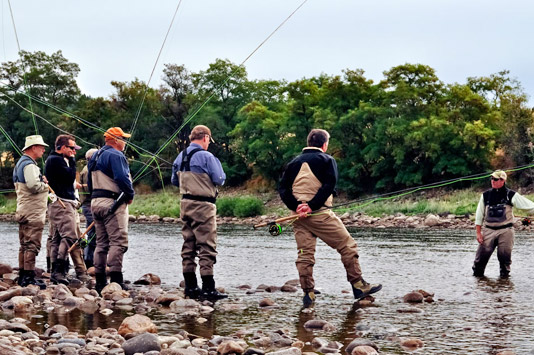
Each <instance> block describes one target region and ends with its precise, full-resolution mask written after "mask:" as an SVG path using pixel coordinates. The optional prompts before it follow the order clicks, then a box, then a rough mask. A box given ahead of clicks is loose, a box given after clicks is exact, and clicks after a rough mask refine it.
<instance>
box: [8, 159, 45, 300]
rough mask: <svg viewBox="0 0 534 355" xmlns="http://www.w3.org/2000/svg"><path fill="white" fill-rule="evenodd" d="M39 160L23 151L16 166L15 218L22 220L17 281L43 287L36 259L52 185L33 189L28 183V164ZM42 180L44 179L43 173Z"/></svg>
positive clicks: (20, 284)
mask: <svg viewBox="0 0 534 355" xmlns="http://www.w3.org/2000/svg"><path fill="white" fill-rule="evenodd" d="M31 164H34V165H36V163H35V161H34V160H33V159H32V158H30V157H29V156H27V155H23V156H22V157H21V158H20V159H19V161H18V162H17V164H16V165H15V169H13V183H14V184H15V191H16V193H17V210H16V214H15V220H16V221H17V222H18V223H19V241H20V247H19V277H18V279H17V284H18V285H19V286H22V287H26V286H28V285H37V286H39V288H40V289H44V288H46V284H45V283H44V282H43V281H42V280H39V279H35V259H36V258H37V254H39V250H40V249H41V237H42V233H43V228H44V224H45V219H46V203H47V200H48V198H47V196H48V189H46V190H43V191H42V192H37V193H33V192H32V191H30V189H29V188H28V186H27V185H26V179H25V177H24V168H26V167H27V166H28V165H31ZM39 180H40V181H43V178H42V175H41V174H39Z"/></svg>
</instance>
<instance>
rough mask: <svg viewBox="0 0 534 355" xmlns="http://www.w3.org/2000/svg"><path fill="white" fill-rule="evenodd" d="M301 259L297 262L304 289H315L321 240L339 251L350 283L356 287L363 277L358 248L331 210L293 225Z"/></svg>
mask: <svg viewBox="0 0 534 355" xmlns="http://www.w3.org/2000/svg"><path fill="white" fill-rule="evenodd" d="M293 231H294V232H295V240H296V241H297V249H298V257H297V261H296V265H297V270H298V272H299V277H300V285H301V287H302V289H303V290H312V289H313V288H314V287H315V281H314V279H313V266H314V264H315V247H316V245H317V238H319V239H321V240H322V241H323V242H325V243H326V244H327V245H328V246H330V247H331V248H333V249H336V250H337V252H338V253H339V254H340V255H341V262H342V263H343V265H344V266H345V270H346V272H347V280H348V281H349V282H350V283H351V284H353V283H355V282H357V281H359V280H360V279H361V278H362V271H361V269H360V263H359V262H358V246H357V244H356V241H354V238H352V236H351V235H350V234H349V232H348V231H347V229H346V228H345V225H343V222H341V220H340V219H339V218H338V217H337V216H336V215H335V214H334V213H333V212H332V211H330V210H328V211H327V212H325V213H321V214H318V215H315V216H311V217H307V218H299V219H297V220H296V221H295V222H294V223H293Z"/></svg>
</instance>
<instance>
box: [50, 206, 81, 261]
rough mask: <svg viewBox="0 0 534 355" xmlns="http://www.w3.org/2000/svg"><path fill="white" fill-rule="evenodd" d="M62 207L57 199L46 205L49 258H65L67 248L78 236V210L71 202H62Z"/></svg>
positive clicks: (67, 256) (54, 259) (53, 259)
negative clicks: (49, 238) (48, 226)
mask: <svg viewBox="0 0 534 355" xmlns="http://www.w3.org/2000/svg"><path fill="white" fill-rule="evenodd" d="M63 203H64V205H65V207H63V206H62V205H61V204H60V203H59V200H57V201H56V202H54V203H52V204H50V205H49V206H48V218H49V222H50V235H51V241H50V259H51V260H52V262H55V261H56V260H58V259H59V260H67V259H68V258H69V254H68V250H69V248H70V247H71V246H72V244H74V242H76V240H77V239H78V238H79V237H80V229H79V223H77V222H76V221H79V217H78V212H77V211H76V208H75V206H74V204H73V203H69V202H66V201H64V202H63Z"/></svg>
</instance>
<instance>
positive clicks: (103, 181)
mask: <svg viewBox="0 0 534 355" xmlns="http://www.w3.org/2000/svg"><path fill="white" fill-rule="evenodd" d="M97 154H98V153H97ZM97 159H98V157H97ZM91 174H92V184H93V192H92V194H91V210H92V212H93V217H94V222H95V231H96V249H95V253H94V266H95V277H96V286H95V288H96V290H97V291H98V292H99V293H100V292H101V291H102V289H103V288H104V287H105V286H106V284H107V279H106V267H108V268H109V277H110V282H116V283H118V284H119V285H121V287H122V288H123V289H128V287H127V286H126V285H125V284H124V280H123V275H122V263H123V258H124V253H126V251H127V250H128V205H127V204H121V205H120V207H118V208H117V210H116V211H115V212H113V213H111V214H110V213H109V211H110V208H111V207H112V206H113V204H114V203H115V200H116V199H117V198H118V197H119V195H120V189H119V186H118V185H117V184H116V182H115V181H114V180H113V179H111V178H110V177H109V176H107V175H106V174H104V173H103V172H102V171H99V170H95V171H91Z"/></svg>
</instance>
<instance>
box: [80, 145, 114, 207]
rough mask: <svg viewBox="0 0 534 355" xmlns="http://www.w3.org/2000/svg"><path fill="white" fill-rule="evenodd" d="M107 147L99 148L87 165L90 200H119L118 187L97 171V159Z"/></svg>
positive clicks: (110, 179)
mask: <svg viewBox="0 0 534 355" xmlns="http://www.w3.org/2000/svg"><path fill="white" fill-rule="evenodd" d="M106 147H108V146H104V147H102V148H100V150H99V151H98V152H96V153H95V157H94V159H91V161H90V162H89V164H88V170H89V174H90V175H91V185H92V190H91V199H95V198H112V199H114V200H116V199H117V198H119V195H120V193H121V189H120V188H119V185H117V183H116V182H115V180H113V179H112V178H110V177H109V176H107V175H106V174H104V173H103V172H102V171H100V170H97V163H98V159H99V158H100V156H101V155H102V153H104V152H105V151H106V150H108V149H109V148H106Z"/></svg>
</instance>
